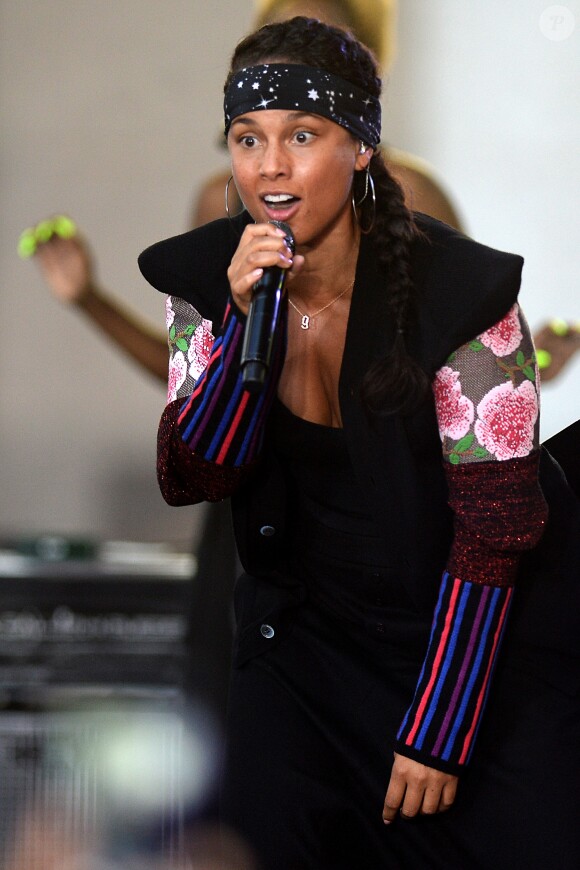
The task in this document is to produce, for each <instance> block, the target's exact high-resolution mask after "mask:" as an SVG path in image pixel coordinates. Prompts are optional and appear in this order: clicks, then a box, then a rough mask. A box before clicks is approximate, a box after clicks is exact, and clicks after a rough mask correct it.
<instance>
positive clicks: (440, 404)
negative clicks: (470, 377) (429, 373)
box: [433, 366, 474, 439]
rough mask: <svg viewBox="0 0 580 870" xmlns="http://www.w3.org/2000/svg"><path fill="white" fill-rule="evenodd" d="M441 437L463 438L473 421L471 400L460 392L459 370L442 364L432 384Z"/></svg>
mask: <svg viewBox="0 0 580 870" xmlns="http://www.w3.org/2000/svg"><path fill="white" fill-rule="evenodd" d="M433 390H434V393H435V403H436V406H437V420H438V423H439V434H440V435H441V438H444V437H445V436H447V437H449V438H455V439H458V438H463V436H464V435H467V433H468V432H469V429H470V426H471V424H472V423H473V417H474V409H473V402H472V401H471V399H470V398H468V397H467V396H464V395H463V393H462V392H461V382H460V380H459V372H456V371H453V369H451V368H449V366H443V368H442V369H439V371H438V372H437V374H436V376H435V382H434V384H433Z"/></svg>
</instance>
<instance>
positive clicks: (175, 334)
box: [165, 296, 214, 404]
mask: <svg viewBox="0 0 580 870" xmlns="http://www.w3.org/2000/svg"><path fill="white" fill-rule="evenodd" d="M165 322H166V324H167V330H168V343H169V377H168V381H167V404H169V403H170V402H173V401H175V399H178V398H181V397H182V396H189V395H190V394H191V393H192V392H193V387H194V384H195V382H196V381H197V379H198V378H199V376H200V375H201V373H202V372H203V371H204V370H205V369H206V368H207V365H208V363H209V358H210V354H211V349H212V347H213V341H214V337H213V335H212V331H211V323H210V321H209V320H204V319H203V318H202V316H201V315H200V314H199V313H198V312H197V311H196V310H195V308H193V306H191V305H190V304H189V303H188V302H185V301H184V300H183V299H179V298H178V297H177V296H168V297H167V300H166V303H165Z"/></svg>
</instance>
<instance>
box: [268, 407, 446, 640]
mask: <svg viewBox="0 0 580 870" xmlns="http://www.w3.org/2000/svg"><path fill="white" fill-rule="evenodd" d="M272 426H273V432H272V438H273V442H274V445H275V447H274V449H275V451H276V453H277V456H278V459H279V461H280V464H281V466H282V468H283V469H284V475H285V479H286V494H287V503H288V512H287V514H288V526H287V534H286V542H285V549H286V553H285V558H286V562H287V565H288V570H289V572H290V574H291V575H293V576H294V577H295V578H296V579H297V580H299V581H301V582H303V583H305V585H306V587H307V589H308V597H309V598H310V600H311V601H312V602H313V603H314V604H315V605H317V606H318V607H319V608H321V609H323V610H324V611H326V612H327V613H330V614H332V615H334V616H335V617H338V618H339V619H340V620H345V621H346V622H348V623H350V624H354V625H357V626H359V627H360V628H363V629H364V630H365V631H368V630H369V629H371V632H372V633H373V634H374V635H375V636H377V637H379V639H381V640H385V641H387V642H395V639H396V642H397V643H398V644H400V642H401V638H403V639H404V642H405V643H406V644H409V643H413V642H414V641H415V640H416V641H417V642H418V643H417V647H418V650H420V652H421V653H422V652H424V646H425V631H426V629H427V627H428V624H429V621H430V617H431V612H430V610H427V611H425V612H424V613H421V614H420V613H419V612H418V611H416V610H415V608H414V607H413V605H412V602H411V599H410V597H409V595H408V593H407V592H406V590H405V586H404V584H403V583H402V582H401V574H400V547H399V545H398V542H397V538H396V535H395V534H393V535H392V536H391V537H390V538H389V537H387V536H384V535H381V533H380V528H379V526H378V524H377V522H376V519H375V518H374V516H373V514H372V512H371V509H370V506H369V502H368V498H367V497H366V496H365V493H364V491H363V488H362V486H361V485H360V483H359V481H358V480H357V478H356V476H355V473H354V470H353V467H352V463H351V461H350V457H349V454H348V449H347V445H346V438H345V433H344V430H343V429H338V428H332V427H329V426H323V425H321V424H318V423H311V422H309V421H307V420H303V419H301V418H300V417H297V416H295V415H294V414H292V413H291V412H290V411H289V410H288V408H286V407H285V406H284V405H283V404H282V403H281V402H280V401H276V403H275V405H274V409H273V413H272ZM393 531H394V530H393ZM412 626H414V627H415V628H416V631H412V630H411V627H412Z"/></svg>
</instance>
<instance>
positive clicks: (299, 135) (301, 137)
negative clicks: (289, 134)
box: [294, 130, 314, 145]
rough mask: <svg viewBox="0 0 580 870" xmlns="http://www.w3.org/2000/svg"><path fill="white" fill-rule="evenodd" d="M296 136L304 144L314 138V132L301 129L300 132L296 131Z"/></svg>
mask: <svg viewBox="0 0 580 870" xmlns="http://www.w3.org/2000/svg"><path fill="white" fill-rule="evenodd" d="M294 138H295V139H296V141H297V142H298V143H299V144H300V145H304V144H305V143H306V142H310V140H311V139H313V138H314V133H307V132H306V130H301V131H300V132H299V133H296V135H295V137H294Z"/></svg>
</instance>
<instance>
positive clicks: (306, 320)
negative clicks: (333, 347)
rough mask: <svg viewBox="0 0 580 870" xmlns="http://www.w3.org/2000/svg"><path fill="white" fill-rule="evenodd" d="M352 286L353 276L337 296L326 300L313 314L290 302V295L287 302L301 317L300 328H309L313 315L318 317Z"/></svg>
mask: <svg viewBox="0 0 580 870" xmlns="http://www.w3.org/2000/svg"><path fill="white" fill-rule="evenodd" d="M353 287H354V278H353V280H352V282H351V283H350V284H349V285H348V287H345V288H344V290H343V291H342V293H339V294H338V296H336V297H335V298H334V299H331V300H330V302H327V303H326V305H323V306H322V308H319V309H318V311H315V312H314V314H305V313H304V312H303V311H300V309H299V308H298V306H297V305H295V304H294V302H292V300H291V299H290V297H288V303H289V304H290V305H291V306H292V308H293V309H294V311H295V312H296V313H297V314H299V315H300V317H301V318H302V321H301V323H300V327H301V329H311V328H313V327H312V326H311V321H312V320H314V318H315V317H318V315H319V314H322V312H323V311H326V309H327V308H330V306H331V305H334V303H335V302H338V300H339V299H341V298H342V297H343V296H344V294H345V293H348V291H349V290H352V288H353Z"/></svg>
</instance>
